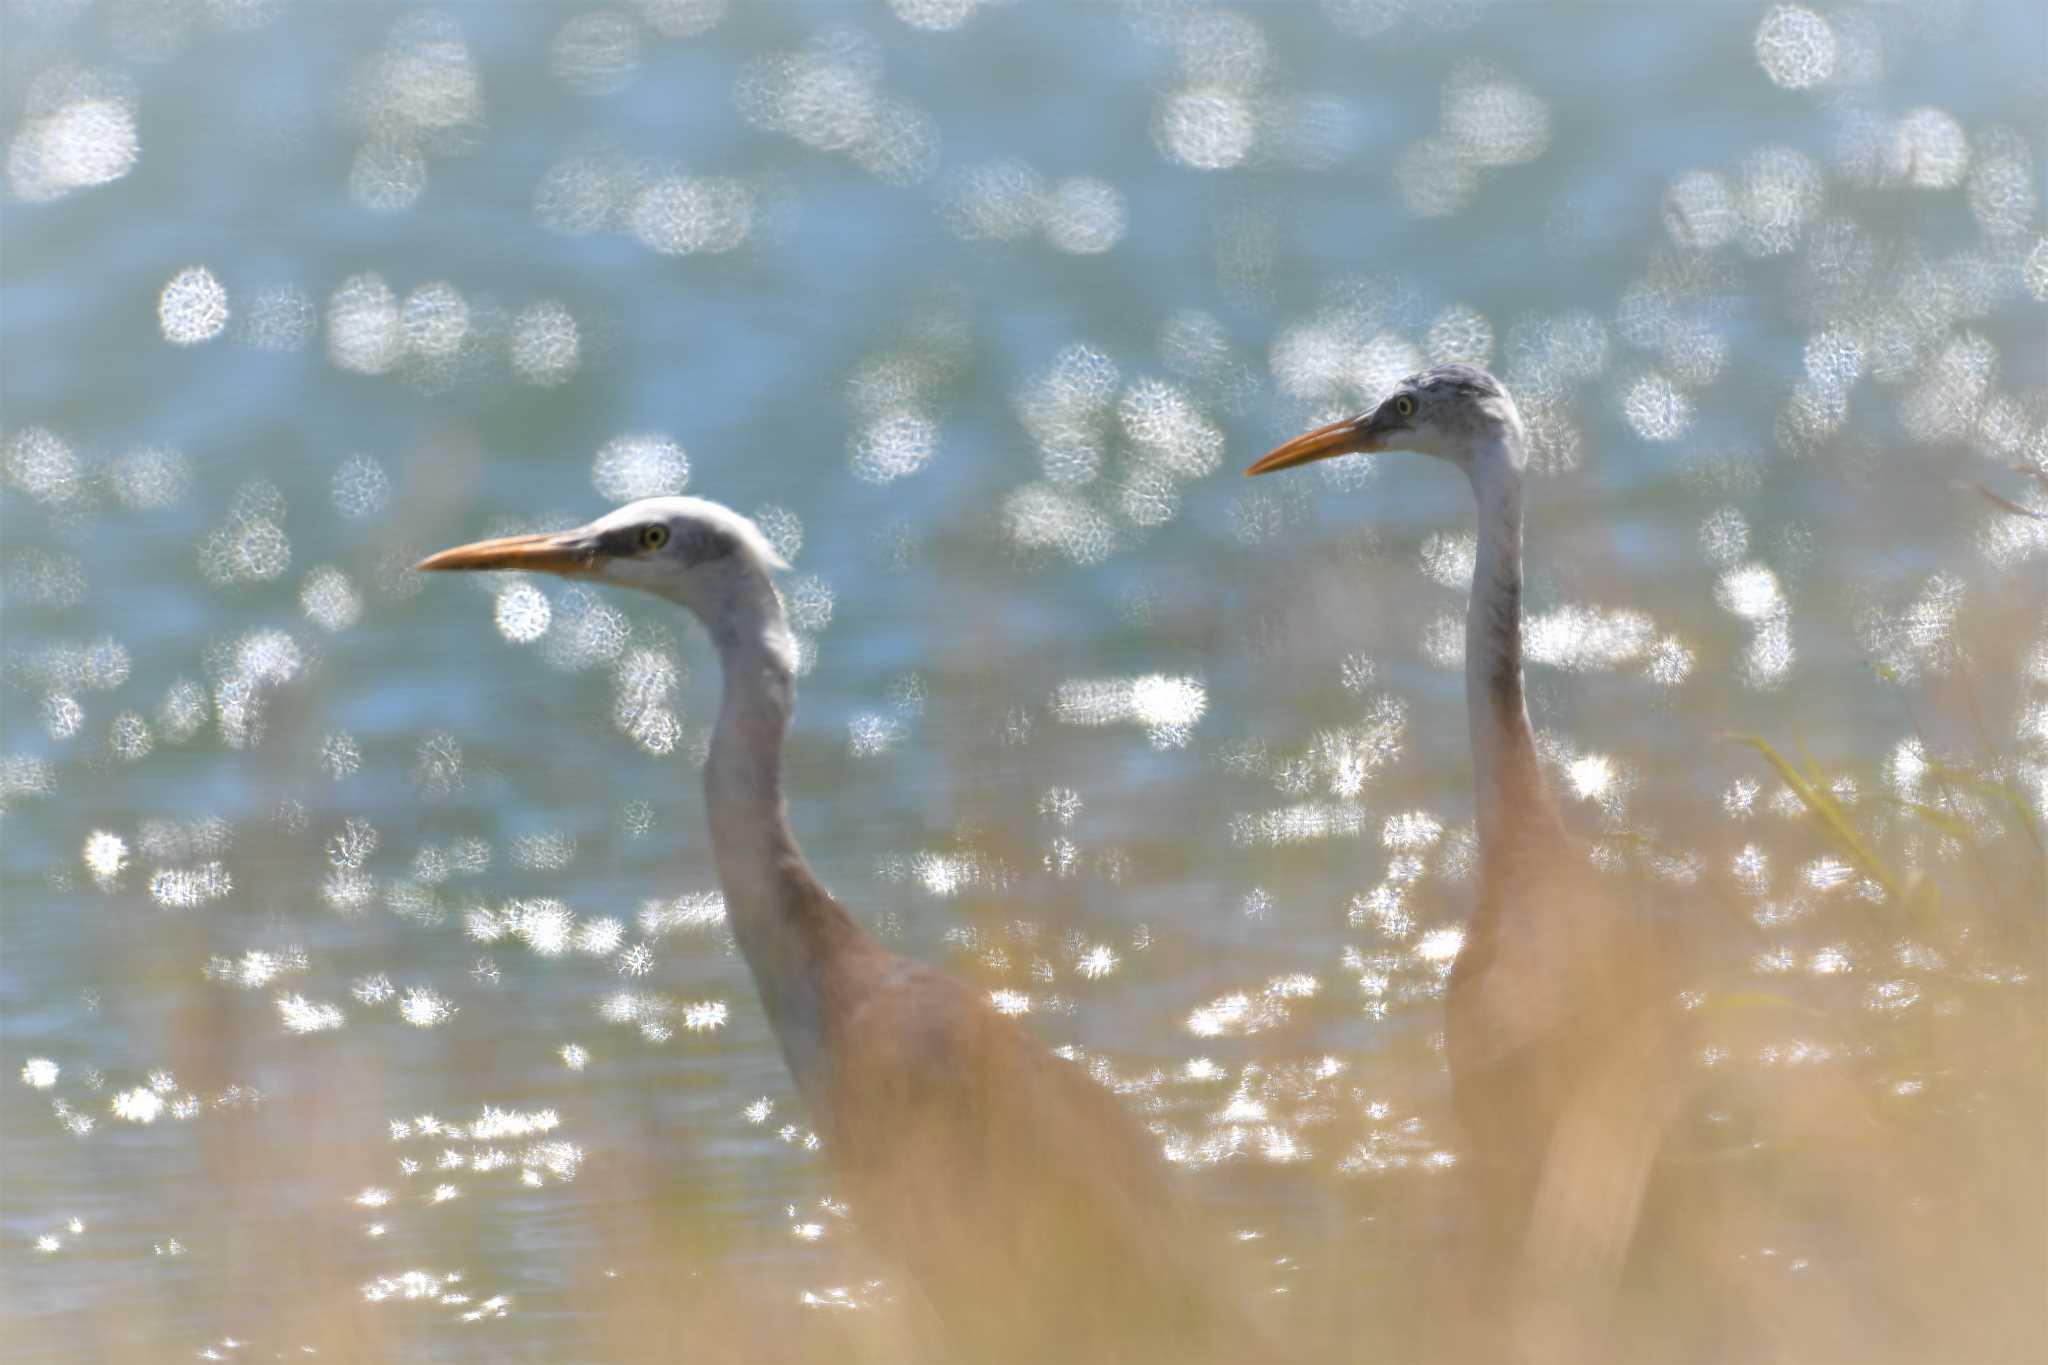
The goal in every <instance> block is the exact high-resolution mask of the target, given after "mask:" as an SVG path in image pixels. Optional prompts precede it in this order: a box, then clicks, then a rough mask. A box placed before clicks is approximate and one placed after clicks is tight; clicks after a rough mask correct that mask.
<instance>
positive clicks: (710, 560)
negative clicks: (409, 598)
mask: <svg viewBox="0 0 2048 1365" xmlns="http://www.w3.org/2000/svg"><path fill="white" fill-rule="evenodd" d="M416 567H418V568H421V569H427V570H435V571H443V570H452V569H516V570H526V571H528V572H536V571H537V572H541V573H552V574H559V575H561V576H563V577H565V578H589V579H595V580H596V581H598V582H600V583H612V584H616V585H618V586H619V587H622V588H638V589H640V590H641V591H643V592H651V593H655V594H658V595H659V596H662V597H666V598H668V599H669V600H670V601H673V602H677V603H680V604H681V605H682V606H685V607H687V608H689V609H690V610H691V611H693V612H695V613H696V614H697V615H698V616H699V617H701V618H702V619H703V620H704V621H705V623H706V624H707V625H711V626H713V627H714V628H716V626H718V625H719V624H720V623H721V622H722V621H723V620H724V619H725V618H727V617H729V616H731V615H732V614H733V613H735V612H736V611H738V610H740V609H742V608H745V607H748V606H751V605H756V604H759V603H760V601H761V596H762V593H763V591H764V590H765V591H766V592H767V594H768V595H769V597H770V598H771V599H772V596H773V593H774V587H773V581H772V579H771V578H770V574H771V573H773V572H774V571H775V570H778V569H787V568H788V567H789V565H788V564H787V563H785V562H784V560H783V558H782V556H781V555H779V554H777V553H776V551H775V547H774V546H773V545H771V544H769V543H768V537H766V536H765V535H763V534H761V528H760V527H758V526H756V525H754V523H753V522H751V521H749V520H747V519H746V518H745V517H743V516H741V515H740V514H739V513H737V512H735V511H733V510H732V509H731V508H730V507H725V506H722V505H720V504H719V503H715V502H708V501H706V500H705V499H703V498H645V499H643V500H641V501H639V502H634V503H628V504H627V505H626V506H624V507H621V508H619V509H617V510H616V511H613V512H608V513H606V514H605V515H604V516H601V517H599V518H598V519H597V520H596V521H593V522H591V523H590V524H589V525H588V526H579V527H577V528H576V529H575V530H573V531H553V532H544V533H542V534H540V535H529V536H504V537H501V538H499V539H497V540H480V541H477V542H475V543H474V544H470V545H458V546H456V547H455V548H454V549H452V550H443V551H441V553H439V554H437V555H429V556H428V557H427V558H425V559H423V560H421V561H420V562H419V564H418V565H417V566H416Z"/></svg>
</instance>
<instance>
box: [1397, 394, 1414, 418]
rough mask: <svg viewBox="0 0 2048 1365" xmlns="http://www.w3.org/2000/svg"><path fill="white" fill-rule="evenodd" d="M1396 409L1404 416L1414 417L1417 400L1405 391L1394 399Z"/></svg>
mask: <svg viewBox="0 0 2048 1365" xmlns="http://www.w3.org/2000/svg"><path fill="white" fill-rule="evenodd" d="M1394 411H1395V412H1397V413H1399V414H1400V415H1401V416H1403V417H1413V416H1414V415H1415V400H1414V399H1413V398H1410V397H1409V396H1408V395H1407V394H1405V393H1404V394H1402V395H1401V396H1400V397H1398V398H1396V399H1395V400H1394Z"/></svg>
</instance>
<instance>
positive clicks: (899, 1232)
mask: <svg viewBox="0 0 2048 1365" xmlns="http://www.w3.org/2000/svg"><path fill="white" fill-rule="evenodd" d="M419 567H420V568H421V569H427V570H486V569H497V570H526V571H541V572H546V573H552V574H559V575H565V576H569V577H577V578H588V579H594V580H596V581H599V582H604V583H611V584H616V585H618V586H621V587H631V588H639V589H641V590H643V591H646V592H651V593H654V594H657V595H659V596H661V597H665V598H667V599H669V600H670V601H672V602H675V603H677V604H678V605H680V606H682V607H684V608H686V609H687V610H689V611H690V612H691V613H692V614H693V615H695V616H696V617H697V619H698V620H699V621H700V622H702V624H703V625H704V627H705V629H706V630H707V632H708V633H709V634H710V637H711V640H712V642H713V643H714V644H715V645H716V647H717V650H718V655H719V663H720V668H721V671H722V674H723V697H722V700H721V703H720V706H719V712H718V720H717V723H716V725H715V727H714V728H713V731H712V736H711V748H710V754H709V757H708V758H707V760H706V762H705V765H704V797H705V808H706V812H707V815H708V817H709V821H710V825H711V848H712V854H713V858H714V860H715V861H716V863H717V868H718V877H719V881H720V883H721V884H722V886H723V888H724V891H725V900H726V913H727V916H728V919H729V921H730V924H731V926H732V932H733V937H734V938H735V939H736V940H737V942H738V944H739V947H740V951H741V953H742V954H743V955H744V956H745V958H746V962H747V966H748V967H749V969H751V971H752V973H753V976H754V981H755V984H756V985H757V986H758V988H759V990H760V994H761V1003H762V1005H763V1007H764V1009H765V1010H766V1012H767V1015H768V1020H769V1023H770V1025H771V1026H772V1028H773V1030H774V1033H775V1038H776V1041H777V1042H778V1043H779V1044H780V1046H781V1049H782V1055H783V1057H784V1059H785V1060H786V1061H787V1063H788V1065H789V1070H790V1074H791V1075H792V1077H793V1078H794V1079H795V1081H796V1085H797V1089H798V1091H799V1092H800V1093H801V1094H802V1096H803V1099H804V1102H805V1104H806V1105H807V1106H808V1107H809V1110H810V1113H811V1115H812V1117H813V1121H814V1122H815V1123H816V1124H817V1126H818V1128H819V1130H820V1133H821V1135H822V1136H823V1138H824V1143H825V1153H826V1155H827V1157H828V1158H829V1159H830V1160H831V1162H832V1163H833V1165H834V1166H835V1168H836V1170H837V1171H838V1173H839V1176H840V1178H841V1179H842V1180H843V1181H844V1182H845V1184H846V1187H847V1192H848V1194H849V1195H850V1196H851V1199H850V1203H851V1206H852V1210H853V1215H854V1218H855V1221H856V1224H857V1226H858V1227H859V1228H860V1229H861V1230H862V1232H863V1234H864V1235H865V1236H866V1237H867V1238H868V1239H869V1240H870V1241H871V1242H872V1243H873V1244H874V1245H875V1246H876V1248H877V1250H879V1251H880V1252H882V1253H883V1254H884V1255H885V1256H886V1257H888V1258H889V1259H891V1260H893V1261H894V1262H895V1263H896V1264H897V1265H899V1266H900V1267H901V1268H902V1269H903V1270H904V1271H905V1272H906V1273H907V1275H908V1276H909V1278H910V1279H911V1280H912V1281H913V1282H914V1285H915V1289H916V1291H917V1294H918V1295H920V1296H921V1297H922V1298H923V1299H924V1300H925V1301H926V1302H928V1303H929V1305H930V1308H931V1310H932V1313H933V1315H934V1316H936V1318H937V1319H938V1321H939V1324H940V1328H939V1332H940V1334H941V1336H942V1338H943V1344H942V1345H939V1346H936V1347H935V1348H934V1349H935V1353H936V1354H938V1355H941V1356H943V1357H945V1358H952V1359H970V1358H971V1359H983V1360H1008V1361H1031V1360H1048V1361H1050V1360H1091V1359H1128V1360H1141V1359H1244V1358H1246V1356H1247V1351H1246V1347H1247V1344H1248V1343H1250V1342H1251V1341H1252V1340H1253V1338H1252V1336H1251V1334H1250V1333H1249V1331H1248V1329H1247V1328H1246V1327H1245V1326H1244V1324H1243V1322H1242V1320H1241V1319H1240V1318H1239V1316H1238V1314H1237V1312H1236V1309H1235V1306H1234V1304H1233V1302H1232V1298H1231V1295H1230V1294H1229V1293H1228V1292H1227V1290H1226V1288H1225V1286H1224V1283H1223V1280H1222V1277H1221V1276H1220V1275H1219V1274H1218V1270H1219V1267H1218V1266H1216V1265H1215V1264H1213V1263H1212V1261H1211V1257H1212V1256H1213V1255H1214V1254H1215V1253H1214V1251H1213V1250H1212V1249H1211V1246H1210V1242H1211V1239H1210V1238H1208V1237H1206V1236H1205V1235H1203V1233H1201V1232H1197V1231H1195V1230H1194V1229H1193V1228H1191V1226H1190V1220H1191V1213H1190V1211H1189V1210H1188V1209H1187V1208H1186V1207H1185V1206H1184V1205H1183V1204H1182V1203H1181V1202H1180V1200H1179V1199H1178V1198H1177V1197H1176V1193H1175V1191H1174V1190H1173V1189H1172V1188H1171V1183H1172V1182H1171V1180H1170V1178H1169V1176H1168V1173H1167V1171H1166V1170H1165V1168H1164V1163H1163V1161H1162V1160H1161V1158H1160V1156H1159V1153H1158V1152H1157V1150H1156V1148H1155V1145H1154V1144H1153V1143H1152V1142H1151V1140H1150V1139H1149V1138H1148V1137H1147V1136H1146V1134H1145V1133H1144V1132H1143V1131H1142V1130H1141V1129H1140V1128H1139V1127H1138V1125H1137V1124H1136V1123H1135V1122H1133V1121H1132V1119H1131V1117H1130V1116H1129V1115H1128V1114H1126V1113H1125V1112H1124V1111H1123V1109H1122V1108H1121V1106H1120V1105H1119V1103H1118V1102H1117V1100H1116V1099H1115V1097H1114V1096H1112V1095H1111V1094H1110V1092H1109V1091H1108V1090H1106V1089H1104V1088H1103V1087H1102V1086H1101V1085H1098V1084H1097V1083H1096V1082H1095V1081H1094V1080H1092V1079H1091V1078H1090V1077H1089V1076H1088V1075H1087V1074H1086V1073H1085V1072H1084V1071H1083V1070H1081V1068H1079V1067H1078V1066H1076V1065H1074V1064H1072V1063H1069V1062H1064V1061H1061V1060H1060V1059H1058V1058H1056V1057H1054V1056H1053V1055H1052V1054H1051V1053H1050V1052H1049V1051H1048V1050H1047V1049H1046V1048H1045V1046H1044V1045H1043V1044H1042V1043H1040V1042H1039V1041H1038V1040H1037V1039H1036V1038H1035V1037H1033V1036H1032V1035H1031V1034H1030V1033H1029V1032H1027V1031H1026V1030H1025V1029H1024V1028H1022V1027H1021V1026H1019V1025H1018V1024H1016V1023H1015V1022H1014V1021H1012V1020H1010V1019H1008V1018H1006V1017H1004V1016H1002V1015H1000V1014H998V1013H997V1012H996V1011H995V1009H994V1008H993V1006H992V1004H991V1002H990V1001H989V1000H988V999H986V998H985V997H984V996H982V995H981V994H979V993H978V992H976V991H973V990H970V989H969V988H968V987H966V986H965V985H963V984H961V983H960V982H958V981H956V980H954V979H953V978H951V977H949V976H946V975H944V974H942V973H940V972H937V971H934V970H932V969H931V968H929V967H926V966H923V965H921V964H919V963H916V962H912V961H909V960H906V959H904V958H902V957H899V956H897V955H895V954H893V953H891V952H888V951H887V950H885V949H884V948H882V947H881V945H879V944H878V943H876V942H875V941H874V940H873V939H872V938H870V937H869V936H868V934H867V933H866V932H864V931H863V930H862V929H861V928H860V927H859V926H858V925H857V924H855V923H854V921H853V919H852V917H851V916H849V915H848V914H847V912H846V911H845V909H843V908H842V907H841V906H840V904H839V902H838V901H836V900H834V899H833V897H832V896H831V895H830V894H829V893H828V892H827V891H826V890H825V889H824V887H822V886H821V885H819V883H818V881H817V880H816V878H815V877H813V876H812V874H811V871H810V868H809V866H808V865H807V864H806V863H805V861H804V858H803V854H802V853H801V852H800V851H799V849H798V848H797V843H796V838H795V836H794V834H793V833H792V832H791V829H790V825H789V819H788V814H787V811H786V809H785V807H784V802H783V797H782V747H783V740H784V737H785V735H786V734H787V731H788V729H789V722H790V713H791V708H792V706H793V704H794V701H795V687H794V675H795V665H796V647H795V640H794V637H793V636H792V635H791V634H790V630H789V626H788V622H787V619H786V617H785V615H784V611H783V605H782V599H781V597H780V595H779V594H778V593H777V592H776V589H775V585H774V582H773V578H772V574H773V572H774V571H775V570H778V569H783V568H786V567H788V566H787V565H786V564H784V563H783V561H782V558H781V556H779V555H778V554H777V553H776V552H775V550H774V548H773V547H772V546H771V545H770V544H769V542H768V540H767V538H766V537H765V536H764V535H762V533H761V531H760V530H759V529H758V528H757V527H756V526H755V525H754V524H753V523H752V522H750V521H748V520H747V519H746V518H745V517H743V516H740V515H739V514H738V513H736V512H734V511H732V510H731V509H729V508H726V507H723V506H721V505H719V504H717V503H714V502H708V501H705V500H703V499H700V498H682V497H671V498H651V499H647V500H645V501H641V502H636V503H633V504H631V505H629V506H626V507H621V508H619V509H618V510H616V511H614V512H612V513H610V514H608V515H606V516H604V517H601V518H599V519H598V520H597V521H594V522H592V523H590V524H589V525H587V526H584V527H581V528H579V529H577V530H573V531H564V532H561V533H559V534H546V535H526V536H511V537H506V538H502V539H497V540H486V541H479V542H477V543H475V544H470V545H463V546H459V547H457V548H455V549H452V550H444V551H442V552H441V553H439V554H437V555H432V556H430V557H429V558H427V559H424V560H422V561H421V562H420V564H419Z"/></svg>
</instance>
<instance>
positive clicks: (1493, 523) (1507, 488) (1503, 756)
mask: <svg viewBox="0 0 2048 1365" xmlns="http://www.w3.org/2000/svg"><path fill="white" fill-rule="evenodd" d="M1506 455H1507V453H1506V452H1504V451H1503V452H1497V456H1498V457H1497V458H1480V459H1475V460H1473V461H1472V462H1471V463H1470V465H1469V466H1468V468H1469V469H1470V471H1471V478H1472V493H1473V497H1474V499H1475V500H1476V501H1477V503H1478V506H1479V536H1478V550H1477V554H1476V557H1475V560H1474V564H1473V569H1472V598H1471V602H1470V603H1469V605H1468V606H1467V607H1466V611H1465V714H1466V720H1467V722H1468V724H1469V726H1470V728H1471V732H1472V777H1473V789H1474V792H1475V796H1476V801H1475V815H1476V818H1477V820H1478V825H1479V847H1480V851H1481V856H1482V858H1485V859H1488V860H1490V861H1494V862H1498V861H1499V859H1500V857H1501V856H1502V853H1503V851H1504V849H1505V847H1506V840H1505V836H1506V834H1507V833H1508V831H1509V830H1510V829H1511V828H1519V827H1523V826H1526V825H1527V824H1529V823H1531V822H1532V821H1540V820H1543V819H1544V818H1545V817H1546V816H1548V817H1549V818H1550V819H1551V820H1553V821H1554V820H1555V819H1556V815H1555V809H1556V808H1555V807H1554V805H1553V804H1552V802H1551V799H1550V792H1549V789H1548V788H1547V787H1546V786H1545V784H1544V781H1543V772H1542V769H1541V768H1540V767H1539V766H1538V764H1537V761H1536V744H1535V739H1534V736H1533V735H1532V733H1531V731H1530V727H1529V707H1528V701H1527V699H1526V697H1525V696H1524V694H1523V691H1522V475H1521V471H1520V469H1519V467H1518V466H1517V464H1516V463H1515V462H1514V461H1513V460H1511V459H1509V458H1507V457H1506Z"/></svg>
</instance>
